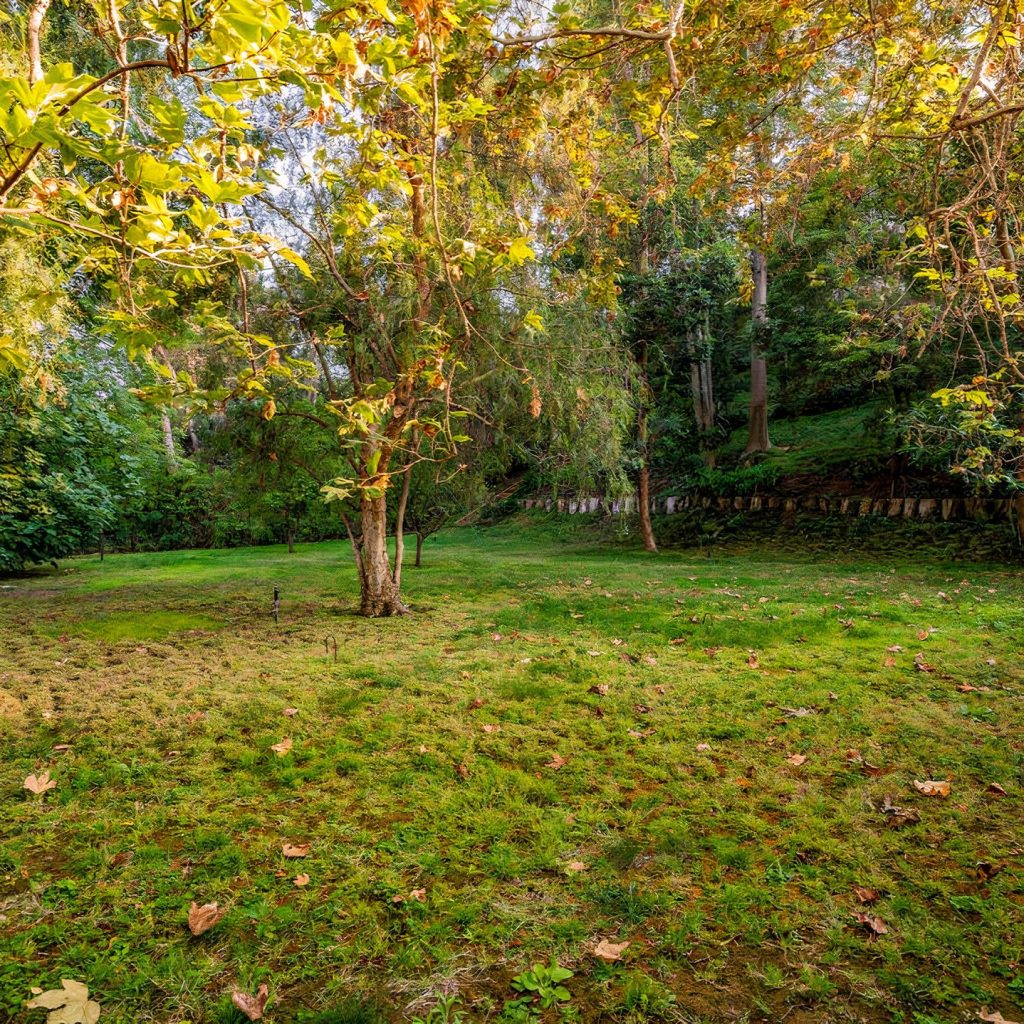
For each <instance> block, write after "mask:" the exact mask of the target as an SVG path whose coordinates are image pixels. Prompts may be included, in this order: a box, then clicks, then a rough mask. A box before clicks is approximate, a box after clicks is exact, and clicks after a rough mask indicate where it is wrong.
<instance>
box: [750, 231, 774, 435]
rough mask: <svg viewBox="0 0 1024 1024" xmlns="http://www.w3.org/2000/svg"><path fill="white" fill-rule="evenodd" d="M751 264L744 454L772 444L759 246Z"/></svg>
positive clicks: (764, 270)
mask: <svg viewBox="0 0 1024 1024" xmlns="http://www.w3.org/2000/svg"><path fill="white" fill-rule="evenodd" d="M750 266H751V271H752V272H753V276H754V297H753V302H752V303H751V320H752V321H753V326H754V338H753V341H752V342H751V345H750V419H749V424H748V428H747V447H746V450H745V451H744V453H743V454H744V455H749V454H750V453H751V452H766V451H768V449H769V448H771V446H772V443H771V441H770V440H769V438H768V364H767V363H766V362H765V358H764V353H763V351H762V349H761V346H762V344H763V343H764V333H765V329H766V327H767V324H768V261H767V259H766V258H765V254H764V253H763V252H762V251H761V250H760V249H754V250H753V252H751V254H750Z"/></svg>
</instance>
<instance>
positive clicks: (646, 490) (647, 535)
mask: <svg viewBox="0 0 1024 1024" xmlns="http://www.w3.org/2000/svg"><path fill="white" fill-rule="evenodd" d="M636 501H637V509H638V511H639V513H640V536H641V537H643V539H644V549H645V550H647V551H657V550H658V545H657V544H656V543H655V540H654V527H653V526H652V525H651V471H650V468H649V467H648V465H647V461H646V460H645V461H644V464H643V465H642V466H641V467H640V472H639V473H638V474H637V479H636Z"/></svg>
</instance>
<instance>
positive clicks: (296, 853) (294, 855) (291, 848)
mask: <svg viewBox="0 0 1024 1024" xmlns="http://www.w3.org/2000/svg"><path fill="white" fill-rule="evenodd" d="M281 852H282V853H283V854H284V855H285V856H286V857H289V858H291V859H293V860H297V859H299V858H301V857H308V856H309V843H285V844H284V845H283V846H282V847H281Z"/></svg>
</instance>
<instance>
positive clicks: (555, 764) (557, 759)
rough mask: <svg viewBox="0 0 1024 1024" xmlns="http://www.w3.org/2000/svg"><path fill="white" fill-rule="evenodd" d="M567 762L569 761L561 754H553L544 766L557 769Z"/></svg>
mask: <svg viewBox="0 0 1024 1024" xmlns="http://www.w3.org/2000/svg"><path fill="white" fill-rule="evenodd" d="M568 763H569V762H568V761H566V759H565V758H564V757H562V755H561V754H555V755H554V756H553V757H552V758H551V760H550V761H548V762H547V764H545V765H544V767H545V768H554V770H555V771H558V769H559V768H563V767H564V766H565V765H566V764H568Z"/></svg>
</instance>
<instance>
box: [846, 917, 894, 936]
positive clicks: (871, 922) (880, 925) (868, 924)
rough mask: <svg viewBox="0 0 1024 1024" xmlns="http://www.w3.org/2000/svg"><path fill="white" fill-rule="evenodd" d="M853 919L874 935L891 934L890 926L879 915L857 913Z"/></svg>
mask: <svg viewBox="0 0 1024 1024" xmlns="http://www.w3.org/2000/svg"><path fill="white" fill-rule="evenodd" d="M853 919H854V920H855V921H856V922H857V923H858V924H860V925H862V926H863V927H864V928H866V929H867V930H868V931H869V932H870V933H871V934H872V935H888V934H889V928H888V926H887V925H886V923H885V922H884V921H883V920H882V919H881V918H880V917H878V915H877V914H863V913H856V914H854V915H853Z"/></svg>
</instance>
